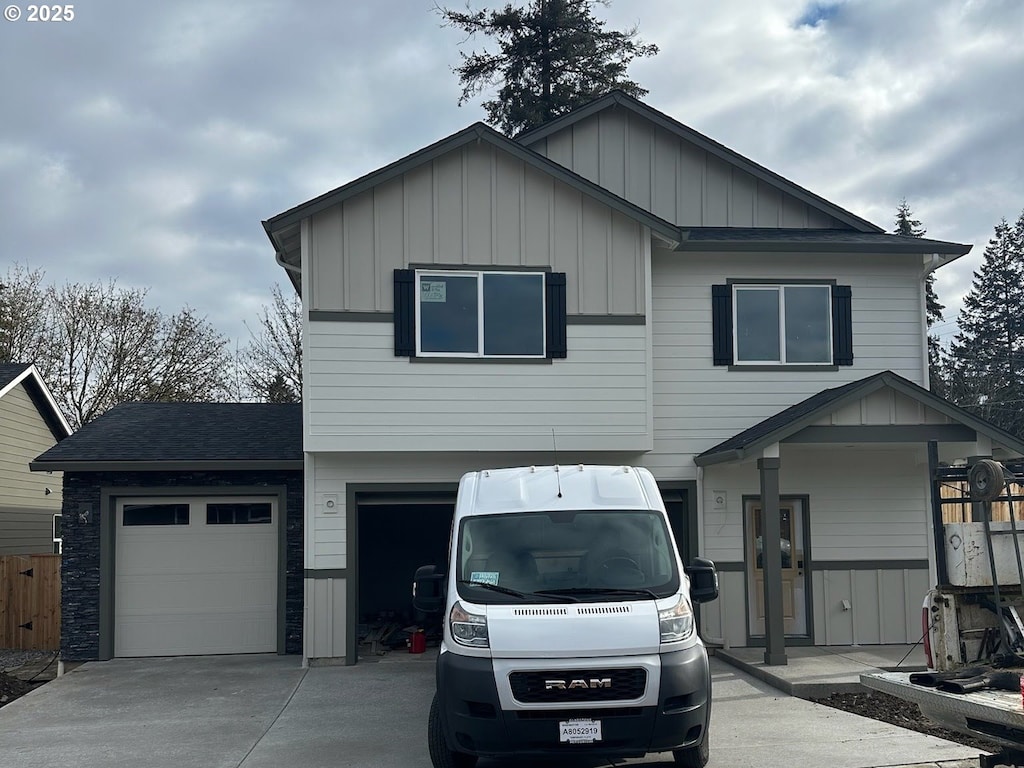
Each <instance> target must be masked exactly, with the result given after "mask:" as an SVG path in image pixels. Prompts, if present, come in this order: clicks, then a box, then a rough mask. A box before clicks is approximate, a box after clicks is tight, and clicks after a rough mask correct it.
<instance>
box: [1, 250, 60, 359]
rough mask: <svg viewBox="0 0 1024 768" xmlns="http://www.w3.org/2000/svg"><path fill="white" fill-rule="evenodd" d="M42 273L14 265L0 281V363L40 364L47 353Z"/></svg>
mask: <svg viewBox="0 0 1024 768" xmlns="http://www.w3.org/2000/svg"><path fill="white" fill-rule="evenodd" d="M49 328H50V321H49V316H48V309H47V303H46V286H44V285H43V273H42V272H41V271H39V270H30V269H27V268H25V267H22V266H20V265H18V264H15V265H14V266H12V267H10V268H8V270H7V274H6V275H4V276H3V277H0V360H3V361H7V362H17V363H20V362H33V361H37V360H38V361H42V360H43V359H44V358H45V357H46V356H47V355H48V354H49V351H50V346H51V342H50V331H49Z"/></svg>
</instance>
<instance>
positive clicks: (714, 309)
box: [711, 285, 733, 365]
mask: <svg viewBox="0 0 1024 768" xmlns="http://www.w3.org/2000/svg"><path fill="white" fill-rule="evenodd" d="M711 338H712V346H713V348H714V351H713V355H714V362H715V365H732V363H733V359H732V286H730V285H712V286H711Z"/></svg>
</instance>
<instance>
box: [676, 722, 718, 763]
mask: <svg viewBox="0 0 1024 768" xmlns="http://www.w3.org/2000/svg"><path fill="white" fill-rule="evenodd" d="M710 742H711V739H709V738H708V729H707V728H705V729H704V738H703V739H701V742H700V744H695V745H694V746H692V747H687V748H686V749H674V750H672V757H674V758H675V761H676V765H681V766H683V768H704V766H705V765H707V764H708V758H709V757H710V756H711V743H710Z"/></svg>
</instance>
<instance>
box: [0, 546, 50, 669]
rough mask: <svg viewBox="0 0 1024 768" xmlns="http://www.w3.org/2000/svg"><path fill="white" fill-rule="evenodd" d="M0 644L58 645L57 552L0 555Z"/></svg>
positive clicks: (27, 647) (37, 647) (47, 647)
mask: <svg viewBox="0 0 1024 768" xmlns="http://www.w3.org/2000/svg"><path fill="white" fill-rule="evenodd" d="M0 648H18V649H22V650H40V651H56V650H59V649H60V555H6V556H4V557H0Z"/></svg>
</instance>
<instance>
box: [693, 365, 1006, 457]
mask: <svg viewBox="0 0 1024 768" xmlns="http://www.w3.org/2000/svg"><path fill="white" fill-rule="evenodd" d="M882 387H891V388H892V389H895V390H897V391H898V392H902V393H903V394H905V395H907V396H908V397H911V398H913V399H915V400H917V401H918V402H921V403H924V404H925V405H927V406H928V407H930V408H933V409H935V410H937V411H939V412H940V413H943V414H945V415H946V416H947V417H949V418H950V419H952V420H954V421H956V422H958V423H960V424H964V425H966V426H968V427H971V428H973V429H974V430H976V431H977V432H979V433H981V434H984V435H988V436H989V437H991V438H993V439H995V440H996V441H997V442H999V443H1001V444H1003V445H1005V446H1007V447H1008V448H1011V449H1012V450H1015V451H1019V452H1022V453H1024V441H1021V440H1020V439H1019V438H1017V437H1016V436H1014V435H1011V434H1010V433H1009V432H1006V431H1004V430H1002V429H1000V428H999V427H997V426H995V425H994V424H990V423H989V422H987V421H985V420H984V419H980V418H978V417H977V416H975V415H974V414H972V413H970V412H969V411H966V410H964V409H963V408H961V407H960V406H958V405H954V404H953V403H951V402H949V401H948V400H946V399H944V398H942V397H939V396H938V395H936V394H934V393H933V392H930V391H928V390H927V389H925V388H924V387H921V386H918V385H917V384H915V383H914V382H912V381H910V380H909V379H905V378H903V377H902V376H900V375H899V374H896V373H893V372H892V371H882V372H881V373H876V374H875V375H873V376H868V377H866V378H863V379H859V380H857V381H852V382H850V383H849V384H845V385H843V386H841V387H835V388H833V389H825V390H822V391H821V392H819V393H818V394H816V395H812V396H811V397H809V398H807V399H806V400H802V401H800V402H799V403H797V404H796V405H792V406H790V407H789V408H786V409H785V410H783V411H779V412H778V413H776V414H775V415H774V416H769V417H768V418H767V419H765V420H764V421H761V422H759V423H757V424H755V425H754V426H752V427H750V428H749V429H745V430H743V431H742V432H739V433H737V434H735V435H733V436H732V437H730V438H729V439H728V440H724V441H722V442H721V443H719V444H718V445H716V446H714V447H713V448H709V449H708V450H706V451H704V452H703V453H701V454H700V455H698V456H697V457H696V459H695V463H696V464H697V465H698V466H707V465H709V464H717V463H720V462H725V461H736V460H741V459H744V458H747V457H749V456H750V455H751V454H752V453H753V452H754V451H759V450H761V449H763V448H765V447H766V446H768V445H771V444H773V443H777V442H780V441H782V440H785V439H786V438H787V437H790V436H792V435H794V434H796V433H797V432H799V431H800V430H801V429H803V428H804V427H806V426H809V425H810V424H811V423H813V422H814V421H816V420H817V419H819V418H821V417H822V416H824V415H825V414H827V413H831V412H833V411H836V410H838V409H839V408H840V407H842V406H843V405H844V404H846V403H847V402H850V401H853V400H859V399H861V398H863V397H865V396H867V395H869V394H870V393H872V392H874V391H875V390H877V389H881V388H882Z"/></svg>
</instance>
